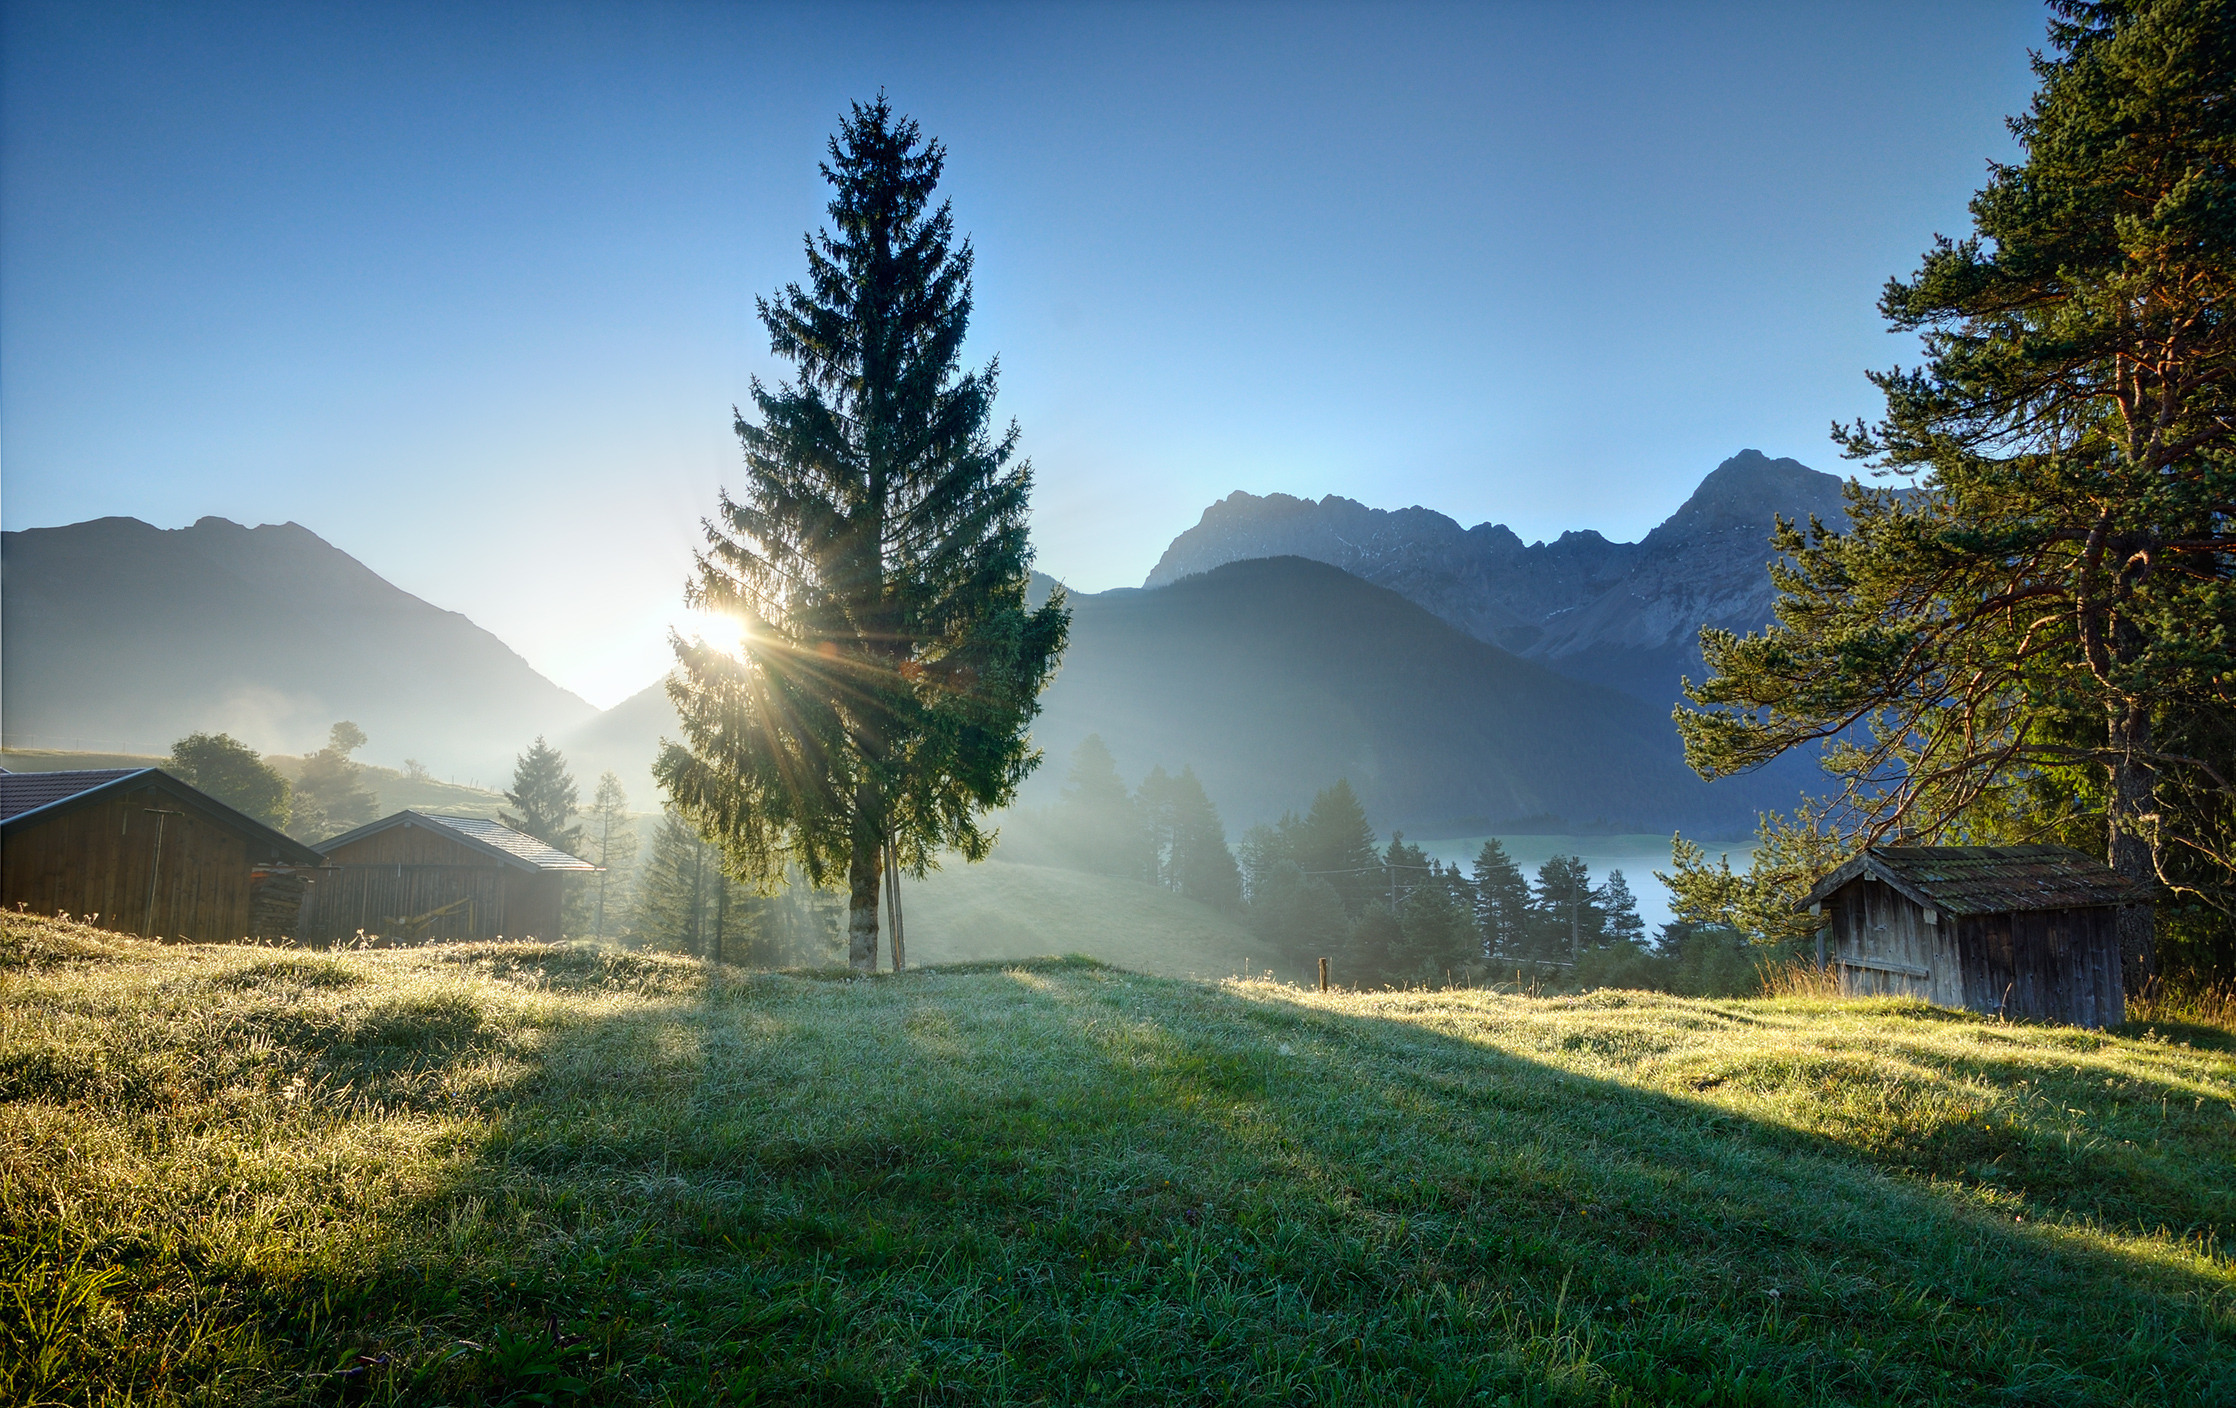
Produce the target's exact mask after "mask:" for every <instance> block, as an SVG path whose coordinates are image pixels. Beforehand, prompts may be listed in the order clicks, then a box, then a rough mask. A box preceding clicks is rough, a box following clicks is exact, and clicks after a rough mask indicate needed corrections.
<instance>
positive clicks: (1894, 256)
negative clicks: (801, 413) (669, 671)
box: [0, 0, 2043, 705]
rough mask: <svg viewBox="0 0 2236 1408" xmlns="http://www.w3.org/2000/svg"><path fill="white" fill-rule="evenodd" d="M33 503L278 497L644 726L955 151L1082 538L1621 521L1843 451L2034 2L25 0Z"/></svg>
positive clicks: (0, 198) (1, 84)
mask: <svg viewBox="0 0 2236 1408" xmlns="http://www.w3.org/2000/svg"><path fill="white" fill-rule="evenodd" d="M0 16H4V29H0V41H4V46H5V48H4V53H0V522H4V523H5V526H7V527H8V528H11V529H13V528H27V527H35V526H41V525H48V524H56V523H67V522H73V521H77V520H80V519H84V518H90V517H96V516H100V515H104V514H129V515H132V516H135V517H139V518H144V519H146V520H148V521H150V522H153V523H156V524H158V525H161V526H164V527H176V526H180V525H182V524H185V523H190V522H192V521H193V520H194V519H196V518H198V517H200V516H202V515H204V514H219V515H222V516H225V517H229V518H234V519H238V520H241V521H244V522H250V523H256V522H280V521H285V520H288V519H293V520H296V521H298V522H301V523H303V524H305V525H307V526H309V527H310V528H312V529H314V530H315V531H317V532H318V533H320V534H321V535H323V536H324V537H326V538H327V539H328V540H330V541H332V542H333V543H335V544H336V545H338V546H340V547H342V548H343V549H345V550H347V551H349V552H351V553H353V554H355V555H356V556H358V557H359V558H361V559H362V560H364V561H365V562H366V563H367V564H368V565H370V566H371V567H373V568H374V569H375V570H376V571H378V572H380V573H382V574H383V575H384V576H387V577H388V578H389V579H390V580H392V581H395V582H397V583H398V584H399V585H402V586H404V587H405V588H407V589H408V590H411V591H413V592H416V593H418V594H419V595H421V596H424V597H426V598H428V599H429V600H431V601H434V602H436V603H437V604H439V605H442V606H445V607H449V608H452V609H455V610H460V611H464V612H465V613H466V614H468V615H469V616H471V617H473V618H474V619H475V620H476V621H478V622H479V623H481V624H482V625H484V626H487V627H488V628H490V629H491V630H493V631H495V632H496V633H497V634H498V635H499V636H501V637H503V638H504V639H505V640H506V641H507V642H508V643H510V644H512V645H513V646H514V647H515V648H516V649H518V650H520V651H521V653H522V654H524V655H526V656H527V657H528V658H529V660H530V661H531V662H532V663H534V664H535V665H536V666H537V667H538V668H540V669H542V670H543V671H544V672H545V673H547V674H549V675H550V676H552V677H553V678H554V679H556V680H558V681H560V682H561V683H563V684H565V685H568V686H569V687H571V688H573V689H575V690H577V691H578V692H580V693H582V694H583V695H584V696H585V697H587V698H589V699H591V700H592V701H593V702H595V703H598V704H601V705H604V704H610V703H612V702H615V701H616V700H618V699H619V698H621V697H623V696H625V695H626V694H628V693H630V692H632V691H634V690H635V689H637V688H640V687H641V686H643V685H644V684H646V683H648V682H650V681H651V680H652V679H653V678H654V677H655V676H656V675H657V674H658V673H659V672H660V671H661V669H662V668H664V664H665V659H666V652H665V646H664V644H663V635H664V630H665V626H666V624H667V623H668V622H669V621H671V620H673V619H675V618H677V616H678V614H679V595H680V584H681V581H682V578H683V576H684V574H685V572H686V571H687V570H688V564H689V554H690V550H691V548H692V546H693V544H694V542H695V540H696V532H697V522H698V519H699V518H700V516H701V515H703V514H704V513H706V512H707V511H709V509H710V508H711V505H712V503H713V498H714V494H715V490H716V486H717V485H718V484H720V483H721V482H723V480H724V477H725V475H726V474H727V473H728V472H729V471H730V469H731V468H732V467H733V466H734V465H735V464H736V462H737V448H736V444H735V441H734V439H733V438H732V437H731V435H730V432H729V408H730V406H731V405H732V404H733V403H734V402H738V401H742V400H743V399H744V395H745V386H746V382H747V379H748V378H749V377H751V376H753V375H760V376H762V377H764V378H771V379H773V378H776V377H780V376H782V375H783V371H784V369H783V367H782V366H781V365H780V364H777V363H774V362H773V361H772V360H771V359H770V358H769V356H768V355H767V344H766V341H765V339H764V337H763V335H762V333H761V330H760V328H759V326H758V324H757V323H756V321H755V320H754V318H753V315H752V314H753V299H754V297H755V296H756V295H758V294H764V293H767V292H769V291H770V290H772V289H774V288H776V287H777V286H779V285H781V284H783V283H784V282H786V281H788V280H791V279H794V278H797V277H798V276H799V274H800V272H801V269H802V259H801V255H800V238H801V235H802V234H803V232H805V231H806V230H807V229H808V228H810V227H811V226H814V225H816V224H818V223H820V221H821V218H822V205H823V200H824V192H823V188H822V186H821V183H820V180H819V178H818V177H817V175H816V171H815V163H816V161H817V159H818V157H819V156H820V153H821V148H822V144H823V141H824V139H825V137H826V136H827V135H828V133H829V132H830V131H831V129H832V127H833V126H834V124H835V120H836V118H837V116H838V115H839V113H840V112H842V111H843V110H844V107H845V105H846V103H847V102H848V100H850V99H853V98H860V97H865V96H867V95H869V94H870V93H872V92H874V91H875V90H876V89H877V88H878V87H879V86H881V85H882V86H883V87H885V88H886V89H887V90H888V91H889V93H890V94H891V96H892V98H893V100H894V102H895V104H896V105H897V106H898V107H900V108H901V109H902V110H903V111H905V112H907V113H910V114H912V115H913V116H915V117H917V118H918V119H919V120H920V121H921V122H922V123H923V124H924V126H925V127H926V129H927V130H928V131H930V132H931V133H933V134H935V135H937V136H938V137H940V138H941V139H942V140H944V141H945V142H946V143H947V144H948V146H949V149H950V161H949V166H948V180H947V183H946V186H947V192H948V194H949V195H950V196H951V198H952V199H953V202H954V207H955V213H956V218H957V222H958V224H959V225H960V226H961V228H962V229H964V230H965V231H967V232H969V233H970V234H971V235H972V237H973V239H974V241H975V243H976V247H977V250H978V256H979V265H978V268H979V275H978V283H977V292H978V304H977V307H978V313H977V319H976V321H975V323H974V327H973V335H972V355H973V357H974V359H978V360H982V359H983V358H984V357H986V356H988V355H991V354H994V353H999V355H1000V357H1001V364H1002V368H1003V383H1002V384H1003V395H1002V400H1001V403H1000V404H1001V410H1002V411H1003V412H1004V413H1005V414H1007V415H1011V416H1014V417H1016V418H1017V419H1018V421H1019V422H1020V424H1021V425H1022V427H1023V430H1024V443H1025V446H1026V448H1027V452H1028V453H1029V454H1030V455H1031V456H1032V459H1033V461H1034V464H1035V466H1036V469H1037V471H1038V475H1039V481H1038V482H1039V489H1038V495H1037V502H1036V510H1035V531H1036V538H1037V541H1038V544H1039V551H1040V554H1041V565H1042V567H1043V568H1045V569H1046V570H1048V571H1051V572H1053V573H1055V574H1056V575H1058V576H1060V577H1063V578H1065V579H1066V580H1068V581H1070V582H1072V583H1073V584H1074V585H1076V586H1079V587H1082V588H1085V589H1088V590H1096V589H1101V588H1104V587H1110V586H1122V585H1133V584H1136V583H1138V582H1139V581H1140V579H1141V577H1142V575H1143V574H1144V573H1146V572H1147V571H1148V569H1149V567H1150V566H1151V565H1152V564H1153V563H1154V562H1155V561H1156V559H1157V556H1158V555H1159V553H1160V552H1161V551H1162V550H1163V547H1164V545H1165V543H1166V542H1167V541H1169V540H1170V539H1171V537H1172V536H1173V535H1174V534H1176V533H1178V532H1179V531H1181V530H1182V529H1184V528H1186V527H1187V526H1188V525H1190V524H1191V523H1193V522H1194V521H1195V520H1196V518H1197V516H1198V515H1199V514H1200V513H1201V511H1202V509H1203V508H1204V506H1205V505H1206V504H1208V503H1210V502H1211V501H1212V500H1214V499H1216V498H1219V497H1221V496H1223V495H1224V494H1226V493H1228V492H1230V491H1232V490H1235V489H1248V490H1251V491H1253V492H1268V491H1273V490H1283V491H1287V492H1291V493H1298V494H1306V495H1312V496H1318V495H1320V494H1326V493H1338V494H1345V495H1349V496H1351V497H1354V498H1357V499H1360V500H1362V501H1364V502H1366V503H1369V504H1374V505H1377V506H1382V507H1393V508H1394V507H1401V506H1403V505H1406V504H1411V503H1420V504H1426V505H1428V506H1430V507H1432V508H1437V509H1441V510H1443V511H1444V512H1446V513H1449V514H1451V515H1453V516H1454V517H1456V518H1458V519H1460V520H1461V521H1462V522H1463V523H1474V522H1478V521H1481V520H1484V519H1491V520H1495V521H1500V522H1505V523H1508V524H1510V525H1512V526H1513V527H1514V528H1515V530H1516V531H1518V532H1520V533H1521V534H1522V535H1523V536H1524V537H1525V538H1537V537H1549V536H1553V535H1556V534H1558V533H1559V532H1561V531H1562V530H1563V529H1567V528H1576V527H1590V528H1597V529H1599V530H1600V531H1602V532H1604V533H1606V534H1608V535H1609V536H1611V537H1616V538H1635V537H1637V536H1638V535H1640V534H1642V533H1643V532H1645V531H1646V530H1647V529H1648V528H1650V527H1651V526H1652V525H1653V524H1654V523H1656V522H1658V521H1659V520H1660V519H1661V518H1662V517H1664V516H1665V515H1667V513H1668V512H1669V511H1670V510H1671V509H1673V508H1674V507H1675V506H1676V505H1677V504H1678V503H1679V502H1680V501H1682V499H1683V498H1684V496H1685V494H1686V493H1687V492H1688V491H1689V490H1690V488H1691V487H1692V485H1693V484H1695V483H1696V482H1697V481H1698V480H1699V478H1700V476H1701V475H1702V474H1704V473H1706V472H1707V471H1708V470H1709V469H1711V468H1713V467H1714V465H1715V464H1716V463H1717V462H1718V461H1719V460H1721V459H1722V458H1724V457H1725V456H1726V455H1729V454H1731V453H1732V452H1734V451H1736V450H1738V449H1740V448H1742V447H1748V446H1752V447H1755V448H1759V449H1761V450H1764V451H1765V452H1767V453H1770V454H1773V455H1792V456H1795V457H1796V458H1799V459H1801V460H1803V461H1804V462H1806V463H1810V464H1813V465H1816V466H1818V467H1819V468H1828V469H1839V468H1842V466H1841V465H1840V463H1839V462H1838V460H1837V458H1836V456H1835V455H1834V454H1833V452H1832V450H1831V447H1830V445H1829V443H1828V441H1827V439H1826V427H1827V424H1828V423H1829V422H1830V421H1832V420H1833V419H1835V418H1852V417H1854V416H1856V415H1858V414H1869V413H1870V412H1871V411H1872V410H1873V408H1874V401H1873V396H1872V392H1871V389H1870V387H1869V385H1868V384H1867V383H1866V382H1865V381H1864V379H1863V372H1864V370H1865V369H1867V368H1872V367H1880V366H1885V365H1887V364H1889V363H1891V362H1893V361H1895V360H1898V359H1900V358H1901V357H1903V356H1905V355H1907V353H1908V350H1909V349H1908V347H1907V346H1906V345H1905V344H1903V343H1901V342H1899V341H1897V340H1896V339H1894V338H1892V337H1890V336H1889V335H1888V334H1887V333H1886V332H1885V331H1884V329H1883V327H1882V325H1881V323H1880V321H1879V319H1878V317H1877V314H1876V311H1875V301H1876V297H1877V293H1878V289H1879V287H1880V286H1881V284H1883V283H1884V281H1885V280H1886V278H1887V277H1888V276H1889V275H1891V274H1895V273H1900V272H1906V271H1907V270H1908V269H1909V268H1910V267H1912V265H1913V264H1914V263H1915V260H1916V258H1917V256H1918V254H1919V253H1920V252H1921V251H1922V250H1923V249H1924V248H1925V247H1926V245H1927V244H1928V242H1929V241H1930V239H1931V237H1932V236H1933V234H1934V233H1935V232H1937V231H1938V232H1946V233H1951V234H1954V233H1960V232H1962V231H1963V230H1964V229H1965V228H1966V219H1965V202H1966V200H1967V199H1968V198H1969V196H1970V194H1971V192H1972V191H1973V190H1974V189H1976V188H1977V187H1978V186H1979V185H1980V184H1981V182H1982V179H1983V177H1984V174H1985V163H1986V162H1987V161H1988V160H1989V159H1990V158H2008V157H2009V156H2010V155H2011V152H2012V147H2011V143H2010V139H2009V137H2008V134H2007V133H2006V132H2005V130H2004V127H2003V118H2004V117H2005V115H2007V114H2009V113H2012V112H2015V111H2018V110H2019V109H2021V108H2022V107H2023V106H2024V104H2025V102H2026V100H2027V96H2028V94H2029V92H2030V91H2031V88H2032V80H2031V76H2030V74H2029V72H2028V69H2027V62H2026V51H2027V49H2028V47H2029V46H2039V44H2040V43H2041V38H2042V22H2043V15H2042V11H2041V10H2040V8H2039V7H2038V6H2036V5H2033V4H2026V3H1985V2H1984V0H1983V3H1976V4H1959V5H1949V4H1931V5H1927V4H1919V5H1899V4H1889V5H1871V4H1825V5H1798V4H1779V5H1760V6H1751V5H1710V4H1702V5H1691V6H1679V5H1623V4H1589V3H1584V4H1576V5H1565V6H1544V5H1532V6H1519V5H1516V6H1504V5H1474V6H1410V7H1409V6H1400V5H1373V6H1313V5H1263V6H1261V5H1217V4H1211V5H1185V6H1164V5H1152V4H1123V5H1105V6H1096V5H1088V4H1068V5H1060V6H1059V5H983V6H965V5H935V4H908V5H858V6H845V5H827V6H812V7H811V6H784V7H758V6H748V5H700V4H653V3H646V4H581V5H568V4H537V5H519V6H508V5H499V4H466V5H460V4H442V5H427V6H415V5H411V4H403V3H391V4H379V5H369V4H368V5H345V6H333V5H318V4H293V5H285V6H279V5H274V6H229V5H222V4H207V5H188V6H181V5H150V6H104V5H99V4H88V3H73V4H67V5H40V4H8V5H6V6H5V7H4V9H0Z"/></svg>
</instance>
